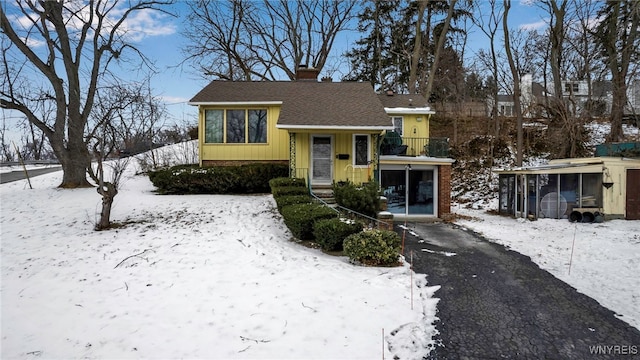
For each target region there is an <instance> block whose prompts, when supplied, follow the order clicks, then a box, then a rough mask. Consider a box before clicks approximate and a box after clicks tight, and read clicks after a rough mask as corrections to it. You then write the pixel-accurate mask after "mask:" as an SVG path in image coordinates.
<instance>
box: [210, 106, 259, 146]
mask: <svg viewBox="0 0 640 360" xmlns="http://www.w3.org/2000/svg"><path fill="white" fill-rule="evenodd" d="M204 128H205V133H204V141H205V143H213V144H216V143H229V144H245V143H249V144H264V143H266V142H267V110H266V109H248V110H247V109H226V110H223V109H215V110H205V115H204Z"/></svg>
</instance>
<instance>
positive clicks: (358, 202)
mask: <svg viewBox="0 0 640 360" xmlns="http://www.w3.org/2000/svg"><path fill="white" fill-rule="evenodd" d="M333 196H334V198H335V199H336V203H338V205H340V206H343V207H346V208H347V209H351V210H353V211H357V212H359V213H361V214H364V215H367V216H370V217H376V214H377V213H378V211H380V192H379V191H378V183H376V182H373V181H372V182H369V183H367V184H364V185H359V186H356V185H355V184H354V183H352V182H346V183H339V184H335V183H334V184H333Z"/></svg>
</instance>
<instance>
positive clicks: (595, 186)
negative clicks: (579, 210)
mask: <svg viewBox="0 0 640 360" xmlns="http://www.w3.org/2000/svg"><path fill="white" fill-rule="evenodd" d="M580 202H581V205H582V207H602V174H600V173H598V174H582V196H581V198H580Z"/></svg>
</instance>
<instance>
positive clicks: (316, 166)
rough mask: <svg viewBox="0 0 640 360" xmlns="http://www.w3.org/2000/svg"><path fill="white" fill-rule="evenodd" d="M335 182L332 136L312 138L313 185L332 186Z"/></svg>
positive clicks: (315, 136) (314, 136)
mask: <svg viewBox="0 0 640 360" xmlns="http://www.w3.org/2000/svg"><path fill="white" fill-rule="evenodd" d="M332 180H333V141H332V137H331V136H330V135H313V136H312V137H311V184H315V185H331V183H332Z"/></svg>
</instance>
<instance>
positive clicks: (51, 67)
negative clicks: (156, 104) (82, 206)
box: [0, 0, 172, 188]
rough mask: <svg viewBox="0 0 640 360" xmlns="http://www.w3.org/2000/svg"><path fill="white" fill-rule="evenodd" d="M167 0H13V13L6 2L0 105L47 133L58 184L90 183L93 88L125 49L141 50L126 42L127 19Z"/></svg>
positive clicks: (2, 14)
mask: <svg viewBox="0 0 640 360" xmlns="http://www.w3.org/2000/svg"><path fill="white" fill-rule="evenodd" d="M171 3H172V1H171V0H132V1H126V2H125V1H102V0H95V1H89V2H77V1H69V2H65V1H45V0H23V1H19V0H18V1H17V2H16V4H15V5H11V10H12V11H13V12H14V14H12V15H8V14H7V13H5V8H7V7H8V6H7V7H5V6H4V5H3V7H2V10H1V11H0V23H1V24H2V35H3V38H4V37H6V38H7V39H8V40H9V46H5V43H4V42H3V52H2V55H3V57H2V61H3V63H4V68H5V71H3V73H2V75H3V81H2V86H1V88H0V105H1V106H2V107H3V108H7V109H11V110H15V111H19V112H21V113H22V114H24V116H25V117H26V118H27V120H28V121H29V122H31V123H32V124H34V125H35V126H36V127H37V128H38V129H40V130H41V131H42V132H43V133H44V135H45V136H46V137H47V139H48V140H49V143H50V144H51V147H52V149H53V151H54V153H55V155H56V157H57V158H58V160H59V161H60V163H61V165H62V169H63V178H62V183H61V184H60V187H64V188H74V187H84V186H90V184H89V182H88V181H87V179H86V172H87V169H88V168H89V167H90V162H91V158H90V156H89V151H88V148H87V138H86V136H85V135H86V131H87V122H88V119H89V116H90V114H91V111H92V109H93V105H94V101H95V96H96V91H97V89H98V86H99V84H100V83H101V81H102V79H103V78H104V76H105V75H106V74H107V73H108V68H109V67H110V65H111V64H113V63H115V62H117V61H119V60H122V59H123V58H124V54H125V52H128V51H132V52H134V53H135V54H139V55H141V54H140V53H139V52H138V50H137V49H136V48H135V47H134V46H133V45H132V44H131V42H129V41H128V38H127V36H126V21H127V20H128V19H129V18H130V17H131V16H133V14H135V13H136V12H139V11H160V12H164V10H162V7H163V6H164V5H168V4H171ZM18 20H20V21H18ZM38 45H42V46H40V47H38ZM7 51H10V52H11V56H8V54H7ZM29 78H30V79H31V80H32V79H37V80H36V81H31V82H29V81H28V80H27V79H29ZM42 103H52V108H53V109H54V111H55V116H54V119H53V121H52V122H47V121H46V120H45V119H42V118H41V117H40V116H38V114H37V113H36V111H34V109H35V108H37V106H38V105H37V104H42Z"/></svg>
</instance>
